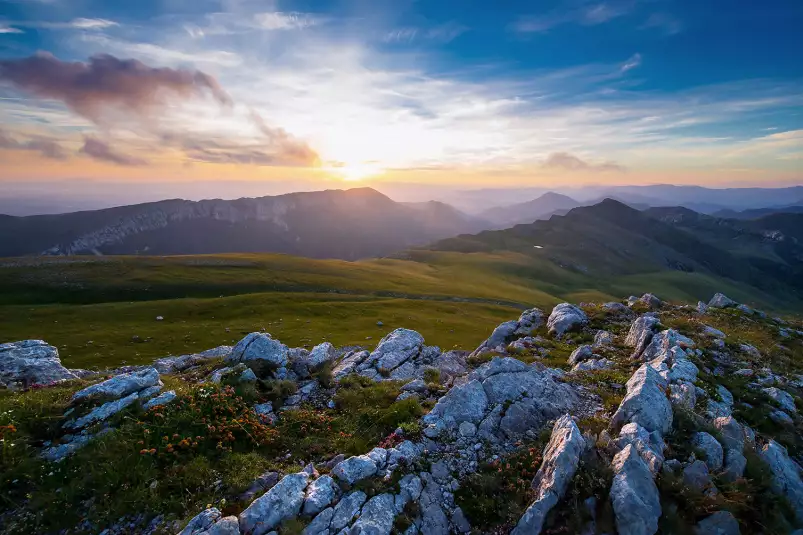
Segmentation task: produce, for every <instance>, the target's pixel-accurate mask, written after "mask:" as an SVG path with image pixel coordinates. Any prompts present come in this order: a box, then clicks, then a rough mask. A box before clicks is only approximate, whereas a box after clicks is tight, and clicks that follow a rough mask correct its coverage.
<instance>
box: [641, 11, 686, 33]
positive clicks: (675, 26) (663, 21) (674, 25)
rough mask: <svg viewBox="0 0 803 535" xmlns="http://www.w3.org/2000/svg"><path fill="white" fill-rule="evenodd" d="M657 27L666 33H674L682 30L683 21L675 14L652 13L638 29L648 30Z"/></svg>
mask: <svg viewBox="0 0 803 535" xmlns="http://www.w3.org/2000/svg"><path fill="white" fill-rule="evenodd" d="M654 28H657V29H659V30H662V31H663V32H664V33H665V34H666V35H675V34H677V33H680V32H681V31H683V23H681V22H680V20H679V19H677V18H676V17H675V16H673V15H670V14H668V13H653V14H652V15H650V16H649V18H648V19H647V21H646V22H645V23H644V24H642V25H641V26H640V27H639V29H641V30H649V29H654Z"/></svg>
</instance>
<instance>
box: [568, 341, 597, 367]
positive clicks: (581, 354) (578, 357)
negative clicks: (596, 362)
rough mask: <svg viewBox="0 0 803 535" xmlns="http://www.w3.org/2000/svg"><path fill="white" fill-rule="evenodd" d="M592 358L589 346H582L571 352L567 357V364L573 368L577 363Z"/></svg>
mask: <svg viewBox="0 0 803 535" xmlns="http://www.w3.org/2000/svg"><path fill="white" fill-rule="evenodd" d="M592 358H594V352H593V351H592V349H591V346H589V345H583V346H580V347H578V348H577V349H575V350H574V351H572V354H571V355H569V364H571V365H572V366H574V365H575V364H577V363H578V362H581V361H584V360H588V359H592Z"/></svg>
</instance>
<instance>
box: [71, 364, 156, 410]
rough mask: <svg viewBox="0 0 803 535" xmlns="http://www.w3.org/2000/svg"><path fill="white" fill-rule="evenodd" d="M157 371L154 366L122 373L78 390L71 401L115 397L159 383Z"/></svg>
mask: <svg viewBox="0 0 803 535" xmlns="http://www.w3.org/2000/svg"><path fill="white" fill-rule="evenodd" d="M161 384H162V382H161V381H160V380H159V372H158V371H156V368H144V369H141V370H138V371H134V372H130V373H122V374H120V375H117V376H115V377H112V378H111V379H107V380H106V381H103V382H102V383H98V384H96V385H92V386H89V387H87V388H84V389H83V390H79V391H78V392H76V393H75V394H73V396H72V400H73V402H75V401H81V400H86V399H117V398H121V397H123V396H128V395H129V394H131V393H134V392H138V391H140V390H143V389H145V388H148V387H151V386H156V385H159V386H161Z"/></svg>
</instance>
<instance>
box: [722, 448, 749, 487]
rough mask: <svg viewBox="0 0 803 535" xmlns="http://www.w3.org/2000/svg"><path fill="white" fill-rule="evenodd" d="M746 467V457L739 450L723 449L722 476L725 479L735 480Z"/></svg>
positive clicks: (741, 474) (742, 473)
mask: <svg viewBox="0 0 803 535" xmlns="http://www.w3.org/2000/svg"><path fill="white" fill-rule="evenodd" d="M746 468H747V458H746V457H745V456H744V455H743V454H742V452H741V450H726V451H725V471H724V472H723V473H722V477H723V478H724V479H725V480H726V481H736V480H737V479H739V478H740V477H742V476H743V475H744V471H745V469H746Z"/></svg>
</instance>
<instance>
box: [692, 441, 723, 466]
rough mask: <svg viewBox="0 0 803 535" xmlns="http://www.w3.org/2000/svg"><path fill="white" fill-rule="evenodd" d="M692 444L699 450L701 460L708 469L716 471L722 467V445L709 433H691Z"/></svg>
mask: <svg viewBox="0 0 803 535" xmlns="http://www.w3.org/2000/svg"><path fill="white" fill-rule="evenodd" d="M691 442H692V445H693V446H694V447H695V448H697V449H698V450H700V452H701V454H702V456H703V460H704V461H705V464H706V466H708V469H709V470H710V471H712V472H713V471H717V470H719V469H720V468H722V463H723V450H722V445H721V444H720V443H719V442H718V441H717V439H716V438H714V437H713V436H712V435H710V434H709V433H706V432H703V431H700V432H697V433H694V435H692V440H691Z"/></svg>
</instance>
